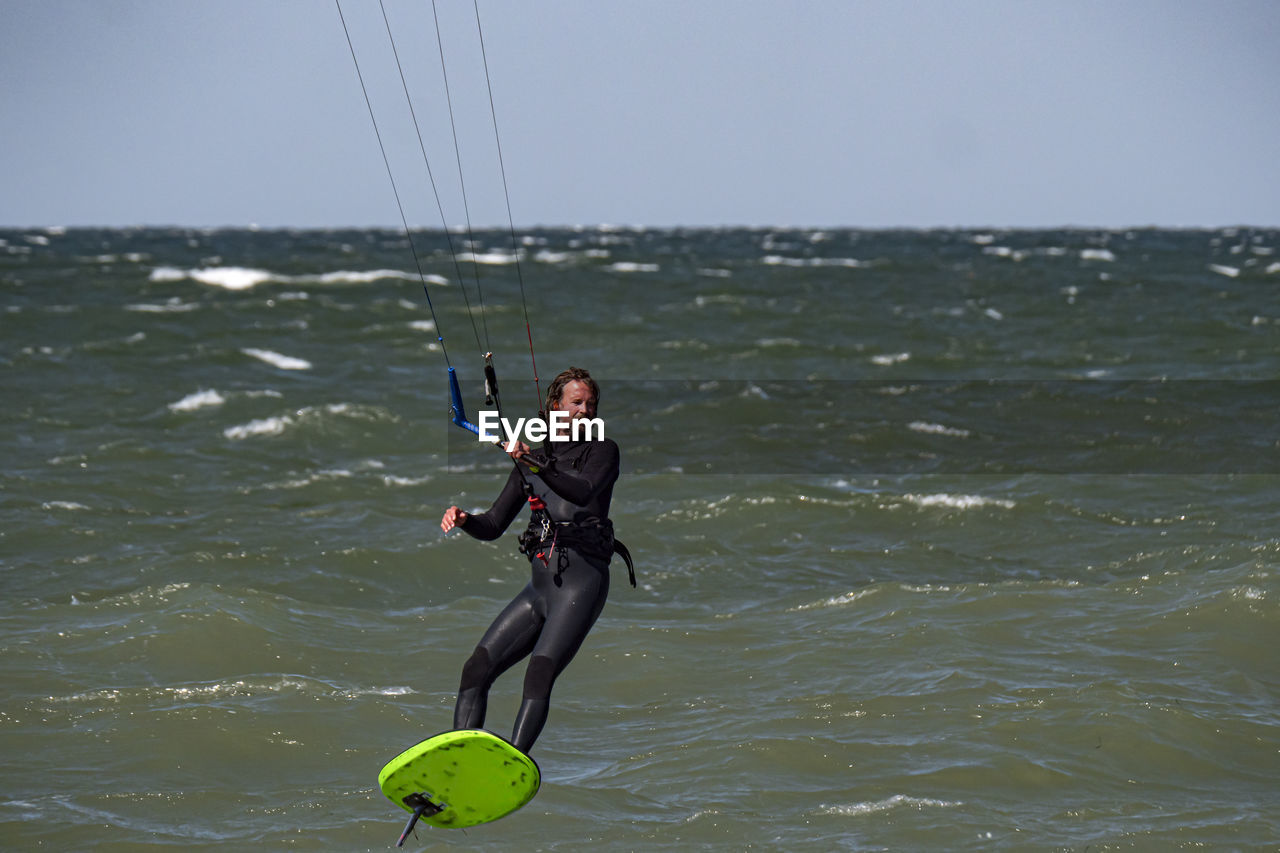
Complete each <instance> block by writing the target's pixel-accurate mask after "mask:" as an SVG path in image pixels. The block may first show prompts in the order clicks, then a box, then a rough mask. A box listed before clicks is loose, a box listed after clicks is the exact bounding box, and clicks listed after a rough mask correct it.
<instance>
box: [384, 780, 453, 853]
mask: <svg viewBox="0 0 1280 853" xmlns="http://www.w3.org/2000/svg"><path fill="white" fill-rule="evenodd" d="M404 804H405V805H406V806H408V807H409V808H411V809H413V814H412V815H410V817H409V822H408V823H406V824H405V825H404V832H402V833H400V840H399V841H397V842H396V846H397V847H403V846H404V840H405V839H406V838H408V837H409V833H411V832H413V828H414V826H416V825H417V823H418V818H420V817H422V816H423V815H427V816H430V815H434V814H440V812H442V811H444V810H445V804H444V803H433V802H431V797H430V795H429V794H427V793H426V792H425V791H423V792H420V793H417V794H410V795H409V796H407V797H405V798H404Z"/></svg>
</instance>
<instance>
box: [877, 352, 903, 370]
mask: <svg viewBox="0 0 1280 853" xmlns="http://www.w3.org/2000/svg"><path fill="white" fill-rule="evenodd" d="M909 358H911V353H909V352H898V353H892V354H884V355H873V356H871V363H872V364H878V365H880V366H881V367H889V366H890V365H893V364H901V363H902V362H904V361H906V360H907V359H909Z"/></svg>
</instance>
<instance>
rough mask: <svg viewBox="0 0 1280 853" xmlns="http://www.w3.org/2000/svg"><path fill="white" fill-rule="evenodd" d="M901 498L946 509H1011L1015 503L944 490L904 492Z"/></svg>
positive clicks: (926, 505)
mask: <svg viewBox="0 0 1280 853" xmlns="http://www.w3.org/2000/svg"><path fill="white" fill-rule="evenodd" d="M902 499H903V500H905V501H906V502H907V503H910V504H914V505H915V506H918V507H939V506H940V507H945V508H947V509H979V508H981V507H989V506H990V507H997V508H999V509H1013V508H1014V507H1015V506H1017V503H1015V502H1014V501H1010V500H1005V499H1003V498H987V497H983V496H982V495H952V494H947V493H945V492H943V493H939V494H932V495H916V494H906V495H903V496H902Z"/></svg>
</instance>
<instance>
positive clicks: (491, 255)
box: [458, 252, 519, 266]
mask: <svg viewBox="0 0 1280 853" xmlns="http://www.w3.org/2000/svg"><path fill="white" fill-rule="evenodd" d="M517 260H519V255H513V254H511V253H510V252H480V253H476V252H459V253H458V263H468V264H489V265H492V266H503V265H505V264H514V263H515V262H516V261H517Z"/></svg>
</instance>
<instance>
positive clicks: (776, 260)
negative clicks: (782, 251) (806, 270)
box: [760, 255, 870, 269]
mask: <svg viewBox="0 0 1280 853" xmlns="http://www.w3.org/2000/svg"><path fill="white" fill-rule="evenodd" d="M760 263H762V264H765V265H766V266H773V267H846V268H849V269H857V268H859V267H865V266H870V264H868V263H867V262H866V261H860V260H858V259H857V258H788V257H786V256H785V255H765V256H764V257H763V258H761V259H760Z"/></svg>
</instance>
